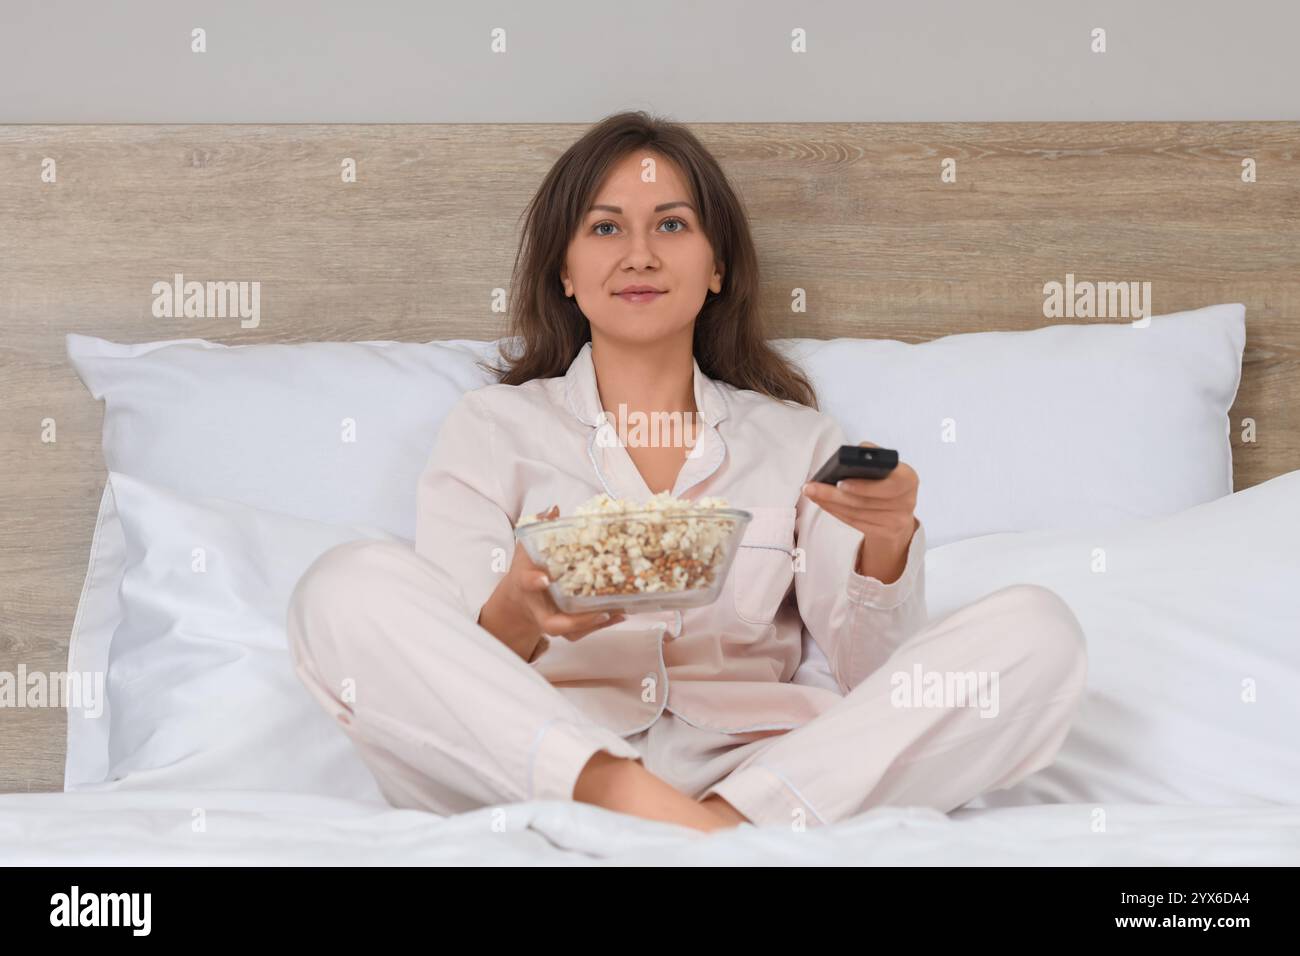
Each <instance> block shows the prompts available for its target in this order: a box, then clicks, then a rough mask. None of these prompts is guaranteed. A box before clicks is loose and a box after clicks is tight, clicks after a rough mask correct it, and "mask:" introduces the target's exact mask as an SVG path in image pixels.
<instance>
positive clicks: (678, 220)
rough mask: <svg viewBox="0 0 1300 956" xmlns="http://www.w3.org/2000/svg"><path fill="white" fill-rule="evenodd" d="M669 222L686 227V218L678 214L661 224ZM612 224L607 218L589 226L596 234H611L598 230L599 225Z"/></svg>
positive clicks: (671, 230)
mask: <svg viewBox="0 0 1300 956" xmlns="http://www.w3.org/2000/svg"><path fill="white" fill-rule="evenodd" d="M670 222H675V223H677V224H678V225H680V226H681V227H682V229H685V228H686V220H685V219H682V218H680V217H678V216H672V217H671V218H669V219H665V220H664V221H663V225H665V226H666V225H668V223H670ZM613 225H614V224H613V223H612V222H610V221H609V220H608V219H606V220H605V221H604V222H598V223H596V224H595V225H594V226H592V227H591V229H592V231H593V232H595V233H596V235H598V236H609V235H613V233H609V232H601V231H600V227H601V226H613ZM682 229H670V230H669V232H681V231H682Z"/></svg>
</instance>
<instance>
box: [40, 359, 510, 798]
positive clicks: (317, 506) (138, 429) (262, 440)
mask: <svg viewBox="0 0 1300 956" xmlns="http://www.w3.org/2000/svg"><path fill="white" fill-rule="evenodd" d="M501 341H506V342H508V341H510V340H501ZM66 344H67V350H68V358H69V360H70V361H71V363H72V366H73V368H75V369H76V371H77V374H78V375H79V376H80V377H81V380H82V381H83V382H84V383H85V385H86V388H87V389H89V391H90V393H91V395H93V396H94V397H95V398H100V399H103V400H104V403H105V408H104V429H103V452H104V460H105V462H106V464H107V466H108V468H109V470H112V471H119V472H123V473H127V474H131V475H135V476H137V477H140V478H142V479H144V480H146V481H149V482H153V483H155V484H159V485H163V486H166V487H169V488H172V489H173V490H175V491H177V492H179V493H180V494H182V495H187V496H191V497H202V496H210V497H219V498H224V499H228V500H234V501H241V502H244V503H246V504H249V505H252V506H254V507H260V508H265V509H269V510H272V511H277V512H283V513H286V514H290V515H297V516H298V517H302V518H310V519H313V520H316V521H322V522H326V523H328V524H344V525H367V526H373V527H377V528H382V529H384V530H386V531H388V532H389V533H391V534H396V535H399V536H400V537H403V538H406V539H408V540H412V539H413V538H414V536H415V486H416V484H417V482H418V480H419V476H420V472H421V471H422V470H423V468H424V464H425V462H426V460H427V459H428V455H429V452H430V451H431V450H432V448H433V444H434V440H435V439H436V437H437V433H438V428H439V427H440V426H441V424H442V420H443V418H445V417H446V415H447V413H448V412H450V411H451V409H452V407H454V406H455V404H456V402H458V401H459V400H460V397H461V395H463V394H464V393H465V392H466V391H468V390H470V389H472V388H478V387H479V386H481V385H485V384H487V383H488V382H490V381H492V377H491V376H490V375H489V374H488V373H487V372H485V371H483V370H482V369H480V368H479V367H478V365H477V362H478V361H480V360H488V361H492V362H497V361H499V358H500V356H499V353H498V351H497V343H496V342H475V341H469V340H453V341H446V342H431V343H414V342H306V343H301V344H297V345H239V346H226V345H220V344H217V343H213V342H208V341H205V340H203V339H171V340H166V341H159V342H146V343H142V344H138V345H121V344H118V343H114V342H109V341H106V340H104V339H99V338H94V337H93V336H87V335H76V334H69V335H68V336H66ZM345 418H350V419H352V420H353V421H354V422H355V423H356V424H355V432H354V437H355V441H345V440H344V439H345V437H350V436H347V435H346V433H345V431H344V428H345V426H344V422H343V419H345ZM124 547H125V545H124V542H123V540H122V530H121V527H120V525H119V522H118V520H117V516H116V514H115V513H114V506H113V496H112V495H111V494H110V492H109V488H108V487H107V486H105V488H104V493H103V495H102V496H101V498H100V506H99V514H98V517H97V518H96V522H95V531H94V536H93V539H92V545H91V553H90V560H89V566H88V570H87V573H86V580H85V582H84V584H83V586H82V591H81V599H80V601H79V603H78V605H77V614H76V618H75V619H74V621H73V625H72V636H71V638H70V641H69V647H68V667H69V669H70V670H73V671H77V672H81V673H99V672H102V671H103V670H104V668H105V667H106V666H107V661H108V648H109V643H110V641H111V639H112V635H113V629H114V628H115V627H116V626H117V624H118V622H119V621H120V619H121V613H120V609H119V607H118V595H117V592H118V587H119V585H120V583H121V580H122V572H123V568H124V564H123V562H124ZM107 733H108V721H107V720H76V721H72V720H70V721H68V729H67V751H66V759H65V764H64V789H66V790H73V789H77V788H78V787H80V786H81V785H83V784H86V783H92V782H95V781H99V780H103V779H104V778H105V775H106V773H107V771H108V764H107V759H108V752H107V747H108V737H107Z"/></svg>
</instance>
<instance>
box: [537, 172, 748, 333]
mask: <svg viewBox="0 0 1300 956" xmlns="http://www.w3.org/2000/svg"><path fill="white" fill-rule="evenodd" d="M646 161H649V162H646ZM643 170H645V173H644V178H643ZM647 178H649V181H646V179H647ZM560 279H561V281H562V282H563V283H564V294H565V295H568V296H573V297H575V298H576V299H577V302H578V308H580V309H581V310H582V313H583V315H585V316H586V317H587V319H588V321H589V322H590V323H591V329H592V338H596V337H598V336H605V337H607V338H610V339H617V340H621V341H625V342H651V341H655V340H659V339H664V338H669V337H673V336H676V335H677V334H679V333H682V332H683V330H686V332H687V334H689V333H690V331H691V329H692V327H693V325H694V322H695V318H696V316H698V315H699V313H700V308H701V307H702V306H703V305H704V296H705V294H706V293H707V292H708V291H709V290H710V289H712V290H713V291H714V292H721V291H722V267H721V266H720V265H718V264H717V263H715V261H714V257H713V248H712V246H711V245H710V244H709V240H708V238H707V237H706V236H705V235H704V231H703V230H702V229H701V228H700V218H699V214H698V213H697V211H696V210H695V207H694V204H693V202H692V201H691V193H690V190H689V189H688V188H687V187H686V183H685V182H684V181H683V180H682V178H681V175H680V174H679V172H678V170H677V167H676V165H675V164H674V163H672V162H671V161H669V160H667V159H665V158H663V157H662V156H659V155H658V154H655V153H652V152H650V151H641V150H638V151H635V152H633V153H630V154H628V155H627V156H625V157H624V158H623V160H622V161H621V162H619V163H618V164H617V165H616V166H615V167H614V168H613V169H612V170H611V171H610V173H609V176H608V177H607V178H606V180H605V182H604V183H603V184H601V187H600V189H599V190H597V192H596V197H595V200H594V202H593V204H592V208H591V209H589V210H588V211H587V213H586V215H585V216H584V217H583V219H582V221H581V223H580V224H579V226H578V231H577V234H576V235H575V236H574V237H573V238H572V239H571V240H570V242H569V247H568V250H567V251H566V253H565V261H564V268H563V269H561V270H560ZM629 286H648V287H650V288H652V289H655V290H657V291H658V292H659V294H658V295H649V296H643V297H641V298H640V299H637V298H634V297H632V296H631V295H629V294H623V290H624V289H625V288H627V287H629Z"/></svg>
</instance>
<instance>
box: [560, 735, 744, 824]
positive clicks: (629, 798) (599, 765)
mask: <svg viewBox="0 0 1300 956" xmlns="http://www.w3.org/2000/svg"><path fill="white" fill-rule="evenodd" d="M711 796H712V795H711ZM573 799H574V800H577V801H579V802H580V803H591V804H595V805H596V806H598V807H604V808H605V809H607V810H615V811H617V812H619V813H627V814H630V815H632V816H635V817H642V818H643V819H646V820H659V821H662V822H664V823H676V824H680V825H682V826H688V827H693V828H695V829H696V830H706V831H707V830H722V829H727V828H730V827H734V826H736V825H737V824H738V823H740V822H742V821H744V817H740V815H739V814H738V813H737V812H736V811H735V810H734V809H732V807H731V805H730V804H729V803H726V801H724V800H722V798H720V797H718V798H716V799H712V800H710V801H707V805H706V803H705V802H697V801H695V800H692V799H691V798H690V797H688V796H686V794H684V793H682V792H681V791H680V790H678V789H677V788H675V787H673V786H672V785H670V784H669V783H668V782H667V781H665V780H663V779H661V778H659V777H657V776H655V775H654V774H653V773H651V772H650V771H649V770H647V769H646V768H645V767H644V766H642V764H641V762H640V761H637V760H631V759H629V758H626V757H615V756H614V755H613V754H610V753H608V752H606V751H604V750H598V751H596V753H595V754H593V755H592V757H591V759H590V760H588V761H587V765H586V766H585V767H583V769H582V773H580V774H579V775H578V780H577V783H575V784H574V786H573ZM719 804H720V805H721V806H723V807H726V808H727V810H730V811H731V813H732V814H734V815H735V817H739V819H735V817H732V816H728V815H726V812H725V811H723V810H721V809H719Z"/></svg>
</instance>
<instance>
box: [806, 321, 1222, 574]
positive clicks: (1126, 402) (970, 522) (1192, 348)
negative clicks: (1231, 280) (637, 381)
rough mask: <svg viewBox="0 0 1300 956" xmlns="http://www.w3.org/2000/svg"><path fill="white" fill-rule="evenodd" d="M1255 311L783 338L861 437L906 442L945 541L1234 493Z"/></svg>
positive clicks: (1089, 521) (1167, 508)
mask: <svg viewBox="0 0 1300 956" xmlns="http://www.w3.org/2000/svg"><path fill="white" fill-rule="evenodd" d="M1245 316H1246V308H1245V306H1243V305H1241V304H1232V305H1215V306H1210V307H1208V308H1204V309H1197V310H1195V311H1193V312H1178V313H1174V314H1172V315H1162V316H1154V317H1152V318H1151V321H1150V325H1148V326H1147V327H1145V328H1138V327H1134V326H1133V325H1132V324H1131V323H1127V322H1125V323H1121V324H1110V323H1104V324H1102V323H1093V324H1087V325H1053V326H1047V327H1044V328H1038V329H1033V330H1032V331H1027V332H974V333H968V334H963V335H949V336H945V337H944V338H940V339H935V340H933V341H930V342H922V343H920V344H917V345H909V344H907V343H904V342H896V341H893V340H889V339H881V340H861V339H832V340H829V341H820V340H817V339H791V340H784V341H783V342H782V343H781V347H782V349H783V351H785V352H786V354H787V355H789V356H790V357H792V358H794V359H795V360H796V361H798V362H799V363H800V364H801V365H802V366H803V367H804V368H805V369H806V370H807V371H808V372H809V374H810V376H811V378H812V380H813V383H814V384H815V385H816V387H817V391H818V397H819V398H820V399H821V407H822V410H823V411H826V412H828V413H829V414H831V415H832V416H833V417H834V418H835V419H837V420H838V421H839V422H840V424H841V425H842V426H843V428H844V432H845V435H846V436H847V438H848V440H849V441H851V442H854V443H857V442H859V441H871V442H875V443H876V444H877V445H884V446H885V447H887V448H896V449H898V451H899V454H900V457H901V458H902V459H903V460H904V461H906V462H908V463H909V464H910V465H912V467H914V468H915V469H916V471H917V474H918V475H919V476H920V479H921V487H920V490H919V491H918V493H917V503H916V513H917V517H919V518H920V519H921V520H922V521H924V522H925V526H926V540H927V541H928V543H929V546H930V547H932V548H935V547H939V546H940V545H943V544H947V543H948V542H950V541H959V540H962V539H963V538H971V537H974V536H976V535H981V534H991V533H993V532H999V531H1036V530H1041V529H1047V528H1084V527H1089V526H1092V525H1095V524H1096V523H1097V522H1112V521H1122V520H1124V519H1125V518H1139V517H1147V516H1151V515H1163V514H1174V513H1176V512H1179V511H1182V510H1183V509H1185V508H1190V507H1192V506H1193V505H1198V504H1201V503H1203V502H1206V501H1213V500H1214V499H1216V498H1220V497H1222V496H1224V495H1227V494H1231V493H1232V447H1231V444H1230V442H1229V440H1228V428H1229V424H1228V410H1229V409H1230V408H1231V407H1232V403H1233V401H1234V399H1235V397H1236V394H1237V385H1238V383H1239V382H1240V380H1241V356H1242V350H1243V349H1244V347H1245V343H1246V319H1245ZM949 422H950V423H951V424H950V425H949V424H948V423H949ZM949 427H951V429H952V434H951V436H949V435H947V434H946V432H945V429H946V428H949Z"/></svg>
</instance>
